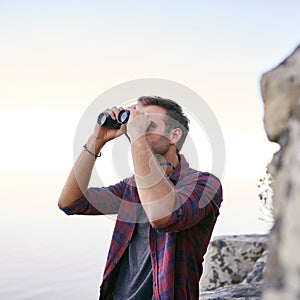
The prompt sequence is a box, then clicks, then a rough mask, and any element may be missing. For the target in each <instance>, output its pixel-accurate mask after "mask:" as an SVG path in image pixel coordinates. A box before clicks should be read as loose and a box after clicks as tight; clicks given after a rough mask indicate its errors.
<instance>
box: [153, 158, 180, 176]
mask: <svg viewBox="0 0 300 300" xmlns="http://www.w3.org/2000/svg"><path fill="white" fill-rule="evenodd" d="M156 157H157V160H158V162H159V164H160V166H161V168H162V169H163V170H164V172H165V175H169V174H170V173H171V172H172V171H173V170H174V169H175V167H176V166H177V165H178V163H179V158H178V155H177V154H176V153H175V154H174V155H172V156H170V155H165V156H160V155H157V156H156Z"/></svg>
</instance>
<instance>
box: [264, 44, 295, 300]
mask: <svg viewBox="0 0 300 300" xmlns="http://www.w3.org/2000/svg"><path fill="white" fill-rule="evenodd" d="M261 90H262V96H263V101H264V104H265V115H264V122H265V129H266V132H267V135H268V137H269V139H270V140H271V141H276V142H278V143H279V145H280V146H281V147H280V150H279V151H278V152H277V153H276V154H275V155H274V157H273V160H272V162H271V163H270V164H269V172H270V173H271V175H272V177H273V184H272V187H273V211H274V227H273V228H272V230H271V234H270V238H269V249H270V252H269V256H268V261H267V267H266V272H265V281H266V282H265V283H266V287H265V289H264V292H263V299H265V300H275V299H291V300H293V299H300V285H299V283H300V256H299V249H300V234H299V233H300V222H299V215H300V201H299V195H300V176H299V174H300V46H298V47H297V48H296V50H295V51H294V52H293V53H292V54H291V55H290V57H288V58H287V59H286V60H285V61H284V62H282V63H281V64H280V65H279V66H278V67H276V68H275V69H273V70H271V71H270V72H267V73H266V74H264V75H263V77H262V80H261Z"/></svg>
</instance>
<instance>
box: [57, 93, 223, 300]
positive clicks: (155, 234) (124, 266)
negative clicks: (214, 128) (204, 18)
mask: <svg viewBox="0 0 300 300" xmlns="http://www.w3.org/2000/svg"><path fill="white" fill-rule="evenodd" d="M128 109H129V111H130V116H129V120H128V123H127V124H126V125H122V126H121V128H120V129H111V128H106V127H104V126H98V125H96V128H95V131H94V133H93V134H92V135H91V137H90V138H89V139H88V142H87V143H86V145H85V146H84V149H83V151H82V152H81V154H80V155H79V158H78V160H77V161H76V162H75V164H74V167H73V169H72V171H71V173H70V175H69V177H68V179H67V182H66V184H65V186H64V189H63V191H62V193H61V196H60V199H59V202H58V205H59V207H60V208H61V209H62V210H63V211H64V212H65V213H66V214H86V215H89V214H109V213H111V214H112V213H118V219H117V221H116V225H115V229H114V233H113V237H112V241H111V245H110V250H109V253H108V257H107V262H106V267H105V271H104V276H103V282H102V285H101V288H100V298H99V299H117V300H120V299H126V300H129V299H130V300H133V299H134V300H147V299H155V300H156V299H182V300H183V299H184V300H187V299H199V280H200V277H201V274H202V262H203V256H204V254H205V252H206V249H207V246H208V243H209V240H210V237H211V234H212V230H213V228H214V225H215V222H216V219H217V216H218V215H219V208H220V204H221V202H222V187H221V183H220V181H219V180H218V179H217V178H216V177H215V176H213V175H212V174H209V173H203V172H199V171H196V170H193V169H191V168H190V167H189V165H188V163H187V161H186V160H185V158H184V156H183V155H181V154H179V152H180V150H181V147H182V145H183V143H184V140H185V138H186V135H187V133H188V130H189V125H188V123H189V120H188V119H187V117H186V116H185V115H184V114H183V112H182V109H181V107H180V106H179V105H178V104H177V103H176V102H174V101H172V100H169V99H163V98H160V97H140V98H139V99H138V101H137V104H135V105H133V106H131V107H129V108H128ZM119 111H120V108H116V107H114V108H112V109H107V110H106V112H107V113H108V114H109V115H110V116H111V118H112V119H114V120H115V119H116V117H117V116H118V113H119ZM124 133H126V134H127V135H128V137H129V138H130V141H131V153H132V161H133V167H134V176H132V177H131V178H126V179H124V180H123V181H121V182H120V183H118V184H116V185H113V186H109V187H102V188H88V184H89V180H90V176H91V172H92V169H93V166H94V163H95V159H96V158H97V157H100V156H101V152H100V151H101V149H102V148H103V146H104V145H105V144H106V143H107V142H108V141H110V140H113V139H114V138H117V137H118V136H120V135H122V134H124ZM99 153H100V154H99Z"/></svg>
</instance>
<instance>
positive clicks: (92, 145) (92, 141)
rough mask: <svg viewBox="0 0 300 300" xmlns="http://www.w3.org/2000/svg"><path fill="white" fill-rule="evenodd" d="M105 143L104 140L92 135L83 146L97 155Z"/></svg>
mask: <svg viewBox="0 0 300 300" xmlns="http://www.w3.org/2000/svg"><path fill="white" fill-rule="evenodd" d="M104 145H105V142H104V141H102V140H101V139H98V138H96V137H94V136H91V137H90V138H89V139H88V141H87V143H86V144H85V146H84V148H85V149H86V150H87V151H88V152H91V153H93V154H94V155H95V156H97V155H98V154H99V152H100V150H101V149H102V148H103V146H104Z"/></svg>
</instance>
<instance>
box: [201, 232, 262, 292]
mask: <svg viewBox="0 0 300 300" xmlns="http://www.w3.org/2000/svg"><path fill="white" fill-rule="evenodd" d="M266 249H267V237H266V236H265V235H234V236H221V237H216V238H214V239H213V240H212V241H211V243H210V245H209V247H208V251H207V254H206V256H205V259H204V261H205V264H204V274H203V276H202V280H201V283H200V288H201V291H209V290H214V289H216V288H219V287H223V286H228V285H235V284H239V283H242V282H244V283H248V284H249V283H259V282H262V277H263V276H262V271H263V269H264V265H265V259H266V255H265V254H264V253H265V251H266ZM262 255H263V256H262Z"/></svg>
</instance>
